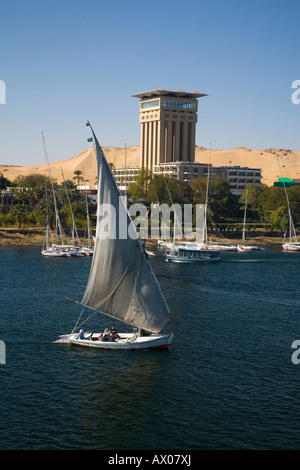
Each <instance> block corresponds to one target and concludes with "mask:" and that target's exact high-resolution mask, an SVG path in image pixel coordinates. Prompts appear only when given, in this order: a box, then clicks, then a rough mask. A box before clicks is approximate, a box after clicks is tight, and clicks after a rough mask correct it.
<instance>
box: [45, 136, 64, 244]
mask: <svg viewBox="0 0 300 470" xmlns="http://www.w3.org/2000/svg"><path fill="white" fill-rule="evenodd" d="M42 138H43V146H44V153H45V157H46V162H47V165H48V169H49V176H50V181H51V187H52V192H53V199H54V208H55V217H56V225H55V226H56V233H55V241H56V243H57V227H58V229H59V232H60V237H61V243H62V245H63V244H64V240H63V229H62V226H61V223H60V218H59V211H58V205H57V200H56V196H55V191H54V185H53V180H52V175H51V169H50V164H49V158H48V153H47V148H46V142H45V138H44V134H43V132H42Z"/></svg>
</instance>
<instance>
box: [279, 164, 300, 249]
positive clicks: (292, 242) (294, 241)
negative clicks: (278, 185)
mask: <svg viewBox="0 0 300 470" xmlns="http://www.w3.org/2000/svg"><path fill="white" fill-rule="evenodd" d="M277 162H278V165H279V169H280V172H281V166H280V163H279V160H278V159H277ZM282 182H283V187H284V192H285V197H286V202H287V207H288V215H289V225H288V229H287V230H286V231H285V234H284V237H283V242H282V249H283V251H300V242H299V241H298V238H297V233H296V229H295V225H294V221H293V217H292V211H291V206H290V200H289V197H288V193H287V190H286V186H285V183H284V178H282Z"/></svg>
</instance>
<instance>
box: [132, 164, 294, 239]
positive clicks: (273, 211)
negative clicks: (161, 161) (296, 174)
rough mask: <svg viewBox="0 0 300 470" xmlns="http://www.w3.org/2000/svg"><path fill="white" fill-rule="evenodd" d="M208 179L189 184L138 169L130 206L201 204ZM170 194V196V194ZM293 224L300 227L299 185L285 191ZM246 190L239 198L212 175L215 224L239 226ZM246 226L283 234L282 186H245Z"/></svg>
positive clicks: (285, 214) (211, 206)
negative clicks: (251, 225) (255, 225)
mask: <svg viewBox="0 0 300 470" xmlns="http://www.w3.org/2000/svg"><path fill="white" fill-rule="evenodd" d="M206 192H207V178H195V179H194V180H193V181H192V182H191V185H188V184H187V183H184V182H181V181H179V180H177V179H173V178H165V177H164V176H162V175H152V173H151V172H150V171H149V170H146V169H142V170H140V172H139V174H138V176H137V178H136V181H135V182H134V183H131V184H130V186H129V189H128V199H129V204H131V203H137V202H141V203H144V204H148V205H149V206H150V205H151V203H159V204H163V203H166V204H171V201H170V195H171V199H172V202H173V203H174V204H175V203H178V204H193V205H194V206H195V205H196V204H204V203H205V201H206ZM169 193H170V195H169ZM287 193H288V197H289V201H290V206H291V212H292V214H293V219H294V224H295V225H297V224H300V186H292V187H290V188H287ZM245 199H246V191H244V193H243V194H242V195H241V196H236V195H234V194H232V192H231V190H230V185H229V183H228V182H227V180H226V179H225V178H222V177H221V176H219V175H215V176H213V177H212V176H211V177H210V181H209V187H208V209H209V212H210V214H211V217H212V219H213V221H214V223H216V224H219V225H220V226H221V225H222V224H223V225H224V224H226V223H227V224H231V225H232V226H233V225H234V224H235V225H236V226H237V224H239V226H240V225H241V224H242V221H243V218H244V208H245ZM247 223H248V224H249V223H253V224H258V225H260V226H261V225H263V226H264V229H269V230H281V231H284V230H285V229H286V227H287V225H288V207H287V201H286V196H285V192H284V188H283V187H273V186H272V187H269V186H266V185H264V184H261V185H247Z"/></svg>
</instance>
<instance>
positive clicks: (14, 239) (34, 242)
mask: <svg viewBox="0 0 300 470" xmlns="http://www.w3.org/2000/svg"><path fill="white" fill-rule="evenodd" d="M194 238H195V232H192V233H191V234H190V236H189V237H186V238H185V239H184V240H186V241H189V240H193V239H194ZM211 239H212V240H213V241H220V242H224V241H225V240H226V241H227V242H228V243H233V244H238V243H241V240H242V232H239V231H234V232H231V233H230V234H228V237H225V239H224V238H221V237H217V236H214V234H211ZM157 240H158V239H151V238H149V239H147V240H146V241H145V243H146V244H148V245H152V246H156V245H157ZM282 240H283V235H280V234H279V233H278V232H275V233H267V232H257V233H255V234H254V233H253V234H251V235H250V234H249V235H248V236H247V240H246V243H248V244H253V243H255V244H256V245H261V246H267V245H272V246H274V245H281V243H282ZM79 241H80V244H82V245H84V244H86V240H85V239H84V238H80V239H79ZM178 241H179V240H178ZM52 242H54V238H53V239H50V243H52ZM44 244H45V230H44V229H31V228H28V229H19V228H12V227H10V228H3V227H2V228H1V229H0V247H17V246H37V247H41V248H42V247H43V245H44Z"/></svg>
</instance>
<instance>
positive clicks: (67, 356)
mask: <svg viewBox="0 0 300 470" xmlns="http://www.w3.org/2000/svg"><path fill="white" fill-rule="evenodd" d="M151 262H152V265H153V268H154V270H155V272H156V274H157V276H158V279H159V282H160V284H161V286H162V289H163V291H164V293H165V296H166V298H167V301H168V303H169V306H170V309H171V311H172V314H173V317H174V334H175V339H174V343H173V344H172V347H171V349H170V350H169V351H152V352H113V351H95V350H89V349H85V348H78V347H76V346H68V345H55V344H53V343H52V342H53V341H54V340H55V339H57V336H58V335H59V334H61V333H68V332H70V330H71V329H72V327H73V325H74V324H75V321H76V319H77V317H78V315H79V313H80V308H79V307H78V306H77V305H76V304H74V303H72V302H70V301H67V300H65V299H64V296H67V297H71V298H75V299H77V300H80V299H81V296H82V294H83V292H84V288H85V283H86V280H87V276H88V272H89V267H90V263H91V259H90V258H70V259H68V258H67V259H63V258H62V259H47V258H43V257H42V256H41V254H40V250H39V249H37V248H1V249H0V270H1V271H0V273H1V290H0V296H1V302H0V305H1V313H0V339H1V340H2V341H3V342H4V343H5V346H6V364H0V386H1V394H0V413H1V427H0V448H1V449H33V450H38V449H66V450H68V449H100V450H104V449H106V450H111V449H120V450H122V449H123V450H130V449H148V450H153V449H169V450H171V449H173V450H176V449H189V450H194V449H200V450H201V449H299V448H300V364H299V365H297V364H294V363H293V362H292V360H291V357H292V353H293V349H292V348H291V345H292V343H293V341H294V340H298V339H300V291H299V275H300V253H298V254H297V253H295V254H293V253H282V252H281V251H280V250H278V251H276V250H272V251H271V250H270V251H263V252H258V253H223V255H222V261H221V262H220V263H216V264H214V263H212V264H205V263H203V264H201V263H200V264H199V265H181V264H172V263H166V262H165V261H164V258H163V257H162V256H161V255H157V256H156V257H154V258H152V259H151ZM97 322H98V325H99V328H100V329H102V328H104V327H105V326H106V323H108V322H109V321H108V320H107V318H101V317H98V319H97ZM115 326H117V328H118V329H119V330H120V331H121V329H122V327H121V325H120V324H116V325H115Z"/></svg>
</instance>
